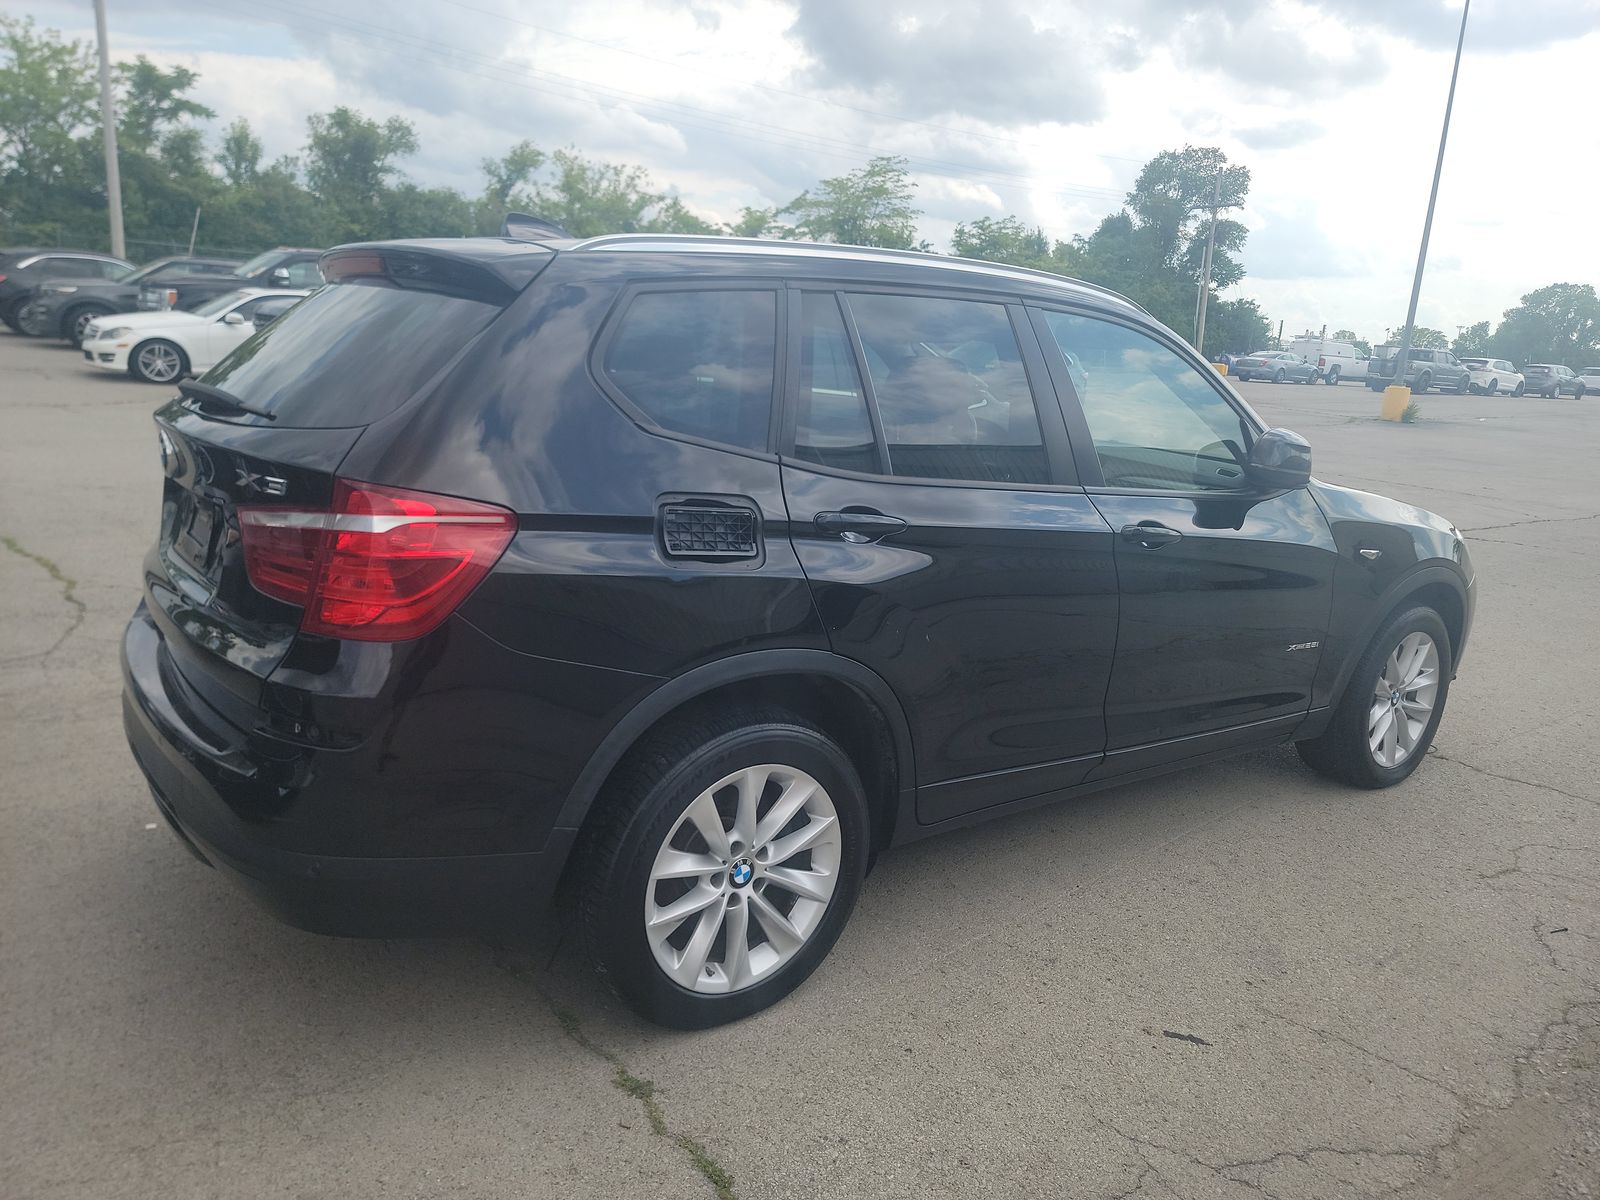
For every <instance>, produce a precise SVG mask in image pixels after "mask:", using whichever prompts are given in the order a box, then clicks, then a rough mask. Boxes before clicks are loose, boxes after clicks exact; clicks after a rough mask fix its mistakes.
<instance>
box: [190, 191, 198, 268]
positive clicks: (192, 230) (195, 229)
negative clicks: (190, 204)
mask: <svg viewBox="0 0 1600 1200" xmlns="http://www.w3.org/2000/svg"><path fill="white" fill-rule="evenodd" d="M199 236H200V206H199V205H198V204H196V205H195V206H194V224H193V225H191V226H190V227H189V257H190V258H193V257H194V239H195V238H197V237H199Z"/></svg>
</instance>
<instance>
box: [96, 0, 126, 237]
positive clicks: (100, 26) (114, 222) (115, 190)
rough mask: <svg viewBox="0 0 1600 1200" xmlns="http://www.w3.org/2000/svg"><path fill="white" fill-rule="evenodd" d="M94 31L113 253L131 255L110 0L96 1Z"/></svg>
mask: <svg viewBox="0 0 1600 1200" xmlns="http://www.w3.org/2000/svg"><path fill="white" fill-rule="evenodd" d="M94 33H95V38H96V40H98V41H99V43H100V128H101V130H102V140H103V142H104V144H105V152H106V207H107V208H109V209H110V210H111V253H113V254H115V255H116V256H117V257H118V258H126V257H127V256H128V253H127V251H128V247H127V244H126V243H125V242H124V241H123V237H122V174H121V172H119V171H118V170H117V109H116V105H115V104H114V103H113V102H112V99H111V47H110V46H109V45H108V44H107V42H106V0H94Z"/></svg>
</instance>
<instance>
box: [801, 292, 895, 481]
mask: <svg viewBox="0 0 1600 1200" xmlns="http://www.w3.org/2000/svg"><path fill="white" fill-rule="evenodd" d="M794 453H795V457H796V458H801V459H805V460H806V461H807V462H814V463H820V464H822V465H823V466H827V467H838V468H840V469H842V470H847V471H865V472H869V473H871V472H877V471H879V470H881V469H882V467H881V464H880V463H879V462H878V443H877V440H876V439H875V438H874V436H873V433H872V419H871V418H870V417H869V416H868V415H867V398H866V393H865V391H864V390H863V389H862V386H861V371H860V369H859V368H858V367H857V366H856V356H855V352H854V351H853V350H852V349H851V348H850V338H849V335H848V334H846V333H845V328H844V318H843V317H842V316H840V314H839V302H838V300H836V299H835V298H834V297H833V296H832V295H831V294H826V293H819V292H807V293H805V295H804V297H803V298H802V300H801V302H800V394H799V395H798V396H797V397H796V399H795V429H794Z"/></svg>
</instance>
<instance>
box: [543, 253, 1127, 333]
mask: <svg viewBox="0 0 1600 1200" xmlns="http://www.w3.org/2000/svg"><path fill="white" fill-rule="evenodd" d="M672 245H683V246H690V247H695V248H697V249H702V248H703V249H730V250H740V251H752V250H758V251H761V252H763V253H767V254H778V255H781V254H795V253H800V254H805V255H807V256H811V255H817V256H834V257H839V258H851V257H854V258H869V259H887V260H889V261H894V262H914V263H921V264H922V265H924V266H931V267H961V268H966V269H970V270H975V271H981V272H983V273H985V274H989V275H998V276H1006V275H1013V276H1021V277H1024V278H1029V279H1039V280H1043V281H1046V282H1049V283H1069V284H1071V285H1072V286H1073V287H1079V288H1083V289H1084V290H1085V291H1090V292H1095V293H1097V294H1099V295H1102V296H1108V297H1110V298H1111V299H1113V300H1120V301H1121V302H1122V303H1123V304H1126V305H1127V306H1128V307H1129V308H1132V309H1135V310H1136V311H1138V312H1142V313H1144V315H1145V316H1147V317H1148V316H1149V315H1150V312H1149V310H1148V309H1146V308H1145V307H1144V305H1142V304H1140V303H1139V302H1138V301H1136V300H1130V299H1129V298H1128V297H1127V296H1124V295H1123V294H1122V293H1121V292H1118V291H1113V290H1112V289H1111V288H1108V287H1105V286H1103V285H1101V284H1098V283H1090V282H1088V281H1087V280H1084V279H1074V278H1073V277H1072V276H1070V275H1058V274H1056V273H1055V272H1054V271H1040V270H1038V269H1036V268H1034V267H1016V266H1012V265H1011V264H1010V263H993V262H986V261H985V260H983V259H981V258H961V257H958V256H957V255H953V254H938V253H935V252H932V251H923V250H891V249H887V248H884V247H880V246H850V245H844V244H841V243H837V242H802V241H790V240H788V239H780V238H736V237H719V236H717V235H715V234H697V233H607V234H602V235H601V236H599V237H592V238H585V239H584V240H583V241H581V242H579V243H578V244H577V245H575V246H572V247H570V250H569V252H571V251H580V250H600V249H627V248H628V247H629V246H638V247H653V248H658V249H664V248H666V247H668V246H672Z"/></svg>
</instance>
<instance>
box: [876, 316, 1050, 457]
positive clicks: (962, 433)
mask: <svg viewBox="0 0 1600 1200" xmlns="http://www.w3.org/2000/svg"><path fill="white" fill-rule="evenodd" d="M849 305H850V312H851V314H852V316H853V317H854V318H855V322H856V329H857V331H858V333H859V335H860V337H861V346H862V351H863V353H864V355H865V357H866V360H867V371H868V373H869V374H870V376H871V379H872V390H873V397H874V399H875V400H876V402H877V405H878V417H879V419H880V420H881V421H882V422H883V434H884V440H885V442H886V443H887V448H888V452H889V471H890V473H891V474H894V475H905V476H912V477H916V478H923V479H959V480H969V481H972V482H976V483H1001V484H1017V483H1022V484H1027V483H1048V482H1049V481H1050V473H1049V466H1048V464H1047V462H1046V460H1045V451H1044V440H1043V438H1042V437H1041V436H1040V431H1039V417H1038V414H1037V413H1036V412H1035V411H1034V407H1033V393H1032V392H1031V391H1030V390H1029V387H1028V376H1027V373H1026V372H1025V371H1024V370H1023V366H1022V351H1021V349H1020V348H1019V347H1018V345H1017V337H1016V334H1015V333H1014V332H1013V331H1012V328H1011V317H1010V316H1009V315H1008V314H1007V312H1006V309H1005V306H1004V305H1002V304H995V303H988V302H985V301H978V300H946V299H942V298H939V297H933V296H887V295H852V296H850V297H849Z"/></svg>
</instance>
